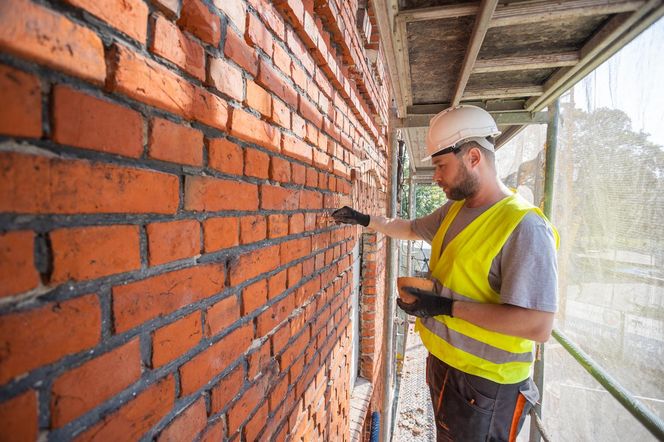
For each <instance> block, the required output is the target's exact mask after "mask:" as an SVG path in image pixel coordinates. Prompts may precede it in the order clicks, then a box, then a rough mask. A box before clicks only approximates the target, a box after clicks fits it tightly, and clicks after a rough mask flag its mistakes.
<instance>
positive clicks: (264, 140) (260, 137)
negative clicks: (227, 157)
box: [231, 109, 281, 151]
mask: <svg viewBox="0 0 664 442" xmlns="http://www.w3.org/2000/svg"><path fill="white" fill-rule="evenodd" d="M231 134H232V135H233V136H235V137H238V138H241V139H243V140H245V141H248V142H250V143H255V144H258V145H259V146H263V147H265V148H267V149H271V150H275V151H279V144H280V142H281V132H280V131H279V130H278V129H277V128H276V127H273V126H271V125H270V124H268V123H266V122H265V121H262V120H260V119H258V118H257V117H255V116H253V115H252V114H250V113H248V112H245V111H243V110H242V109H235V110H233V116H232V123H231Z"/></svg>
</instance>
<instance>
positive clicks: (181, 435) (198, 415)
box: [157, 396, 207, 442]
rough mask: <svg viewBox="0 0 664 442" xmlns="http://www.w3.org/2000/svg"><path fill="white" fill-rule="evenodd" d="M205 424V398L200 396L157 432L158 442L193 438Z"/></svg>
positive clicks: (177, 441) (172, 441)
mask: <svg viewBox="0 0 664 442" xmlns="http://www.w3.org/2000/svg"><path fill="white" fill-rule="evenodd" d="M206 424H207V411H206V409H205V398H204V397H203V396H201V397H200V398H198V400H197V401H196V402H194V403H193V404H192V405H190V406H189V407H188V408H187V409H186V410H184V411H183V412H182V413H181V414H180V415H179V416H177V417H176V418H175V419H173V420H172V421H171V422H170V423H169V424H168V426H166V428H164V430H163V431H162V432H161V433H160V434H159V437H158V438H157V441H158V442H179V441H185V440H194V439H196V436H197V435H198V433H199V432H200V431H201V430H203V428H205V425H206Z"/></svg>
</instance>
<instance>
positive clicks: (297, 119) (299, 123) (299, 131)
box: [291, 112, 307, 138]
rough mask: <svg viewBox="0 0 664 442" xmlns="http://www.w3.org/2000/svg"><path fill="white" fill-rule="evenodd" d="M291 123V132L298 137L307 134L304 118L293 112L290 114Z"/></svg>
mask: <svg viewBox="0 0 664 442" xmlns="http://www.w3.org/2000/svg"><path fill="white" fill-rule="evenodd" d="M291 119H292V123H291V127H292V128H293V133H295V135H297V136H298V137H299V138H304V137H306V136H307V122H306V121H304V118H302V117H301V116H299V115H298V114H296V113H295V112H293V113H292V115H291Z"/></svg>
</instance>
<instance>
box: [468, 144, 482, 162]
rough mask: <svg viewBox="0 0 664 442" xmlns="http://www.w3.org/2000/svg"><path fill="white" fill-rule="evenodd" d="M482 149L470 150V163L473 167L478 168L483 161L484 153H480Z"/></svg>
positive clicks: (475, 147) (472, 148)
mask: <svg viewBox="0 0 664 442" xmlns="http://www.w3.org/2000/svg"><path fill="white" fill-rule="evenodd" d="M480 149H481V148H480V147H477V146H473V147H471V148H470V149H468V156H467V158H468V163H469V165H470V166H471V167H476V166H477V165H478V164H479V163H480V161H481V160H482V153H481V152H480Z"/></svg>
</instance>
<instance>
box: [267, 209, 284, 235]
mask: <svg viewBox="0 0 664 442" xmlns="http://www.w3.org/2000/svg"><path fill="white" fill-rule="evenodd" d="M267 230H268V238H270V239H273V238H279V237H282V236H286V235H288V215H269V216H268V220H267Z"/></svg>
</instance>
